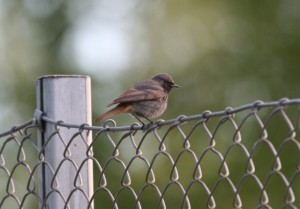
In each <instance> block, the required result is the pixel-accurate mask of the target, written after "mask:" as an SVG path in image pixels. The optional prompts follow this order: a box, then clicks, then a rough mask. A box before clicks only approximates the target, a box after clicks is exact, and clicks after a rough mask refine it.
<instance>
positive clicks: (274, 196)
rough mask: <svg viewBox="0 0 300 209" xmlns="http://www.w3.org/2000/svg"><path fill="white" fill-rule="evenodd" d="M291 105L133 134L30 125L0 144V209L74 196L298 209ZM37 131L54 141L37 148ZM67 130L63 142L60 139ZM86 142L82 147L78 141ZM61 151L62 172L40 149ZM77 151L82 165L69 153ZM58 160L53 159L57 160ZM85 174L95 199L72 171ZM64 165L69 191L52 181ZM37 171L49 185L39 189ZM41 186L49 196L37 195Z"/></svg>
mask: <svg viewBox="0 0 300 209" xmlns="http://www.w3.org/2000/svg"><path fill="white" fill-rule="evenodd" d="M299 105H300V99H286V98H284V99H281V100H279V101H274V102H262V101H257V102H254V103H251V104H246V105H243V106H240V107H238V108H226V109H225V110H224V111H219V112H210V111H205V112H203V113H202V114H199V115H192V116H179V117H177V118H176V119H173V120H168V121H164V120H158V121H156V122H155V123H153V124H150V125H149V126H147V127H143V126H141V125H139V124H133V125H131V126H117V124H116V122H115V121H113V120H107V121H106V122H105V124H104V126H89V125H87V124H79V125H78V124H71V123H65V122H63V121H54V120H52V119H51V118H48V117H46V116H43V115H42V114H41V113H39V112H38V111H37V112H36V113H35V118H34V119H32V120H30V121H28V122H26V123H24V124H22V125H20V126H14V127H13V128H12V129H11V130H9V131H7V132H4V133H2V134H0V179H1V182H0V187H1V189H0V208H48V204H49V202H51V200H52V199H51V198H52V196H54V195H58V196H59V197H60V199H61V201H62V202H63V205H64V207H63V208H72V206H71V205H70V204H69V202H70V200H71V199H72V198H75V196H74V195H75V194H77V193H78V194H79V196H80V200H81V201H85V202H86V203H87V205H88V206H87V208H93V205H94V208H119V209H123V208H143V209H147V208H172V209H174V208H299V207H300V198H299V197H300V190H299V188H300V142H299V139H298V137H297V136H298V130H299V128H298V127H299ZM41 123H47V124H49V125H51V126H53V129H51V130H53V133H52V134H51V135H50V136H48V137H47V138H46V139H45V142H44V143H43V144H42V146H40V143H39V142H38V140H37V133H38V132H39V131H41ZM68 130H71V131H72V134H71V136H70V137H69V138H68V140H67V142H66V140H64V139H63V137H62V135H61V133H62V132H63V131H68ZM87 134H93V140H92V143H91V144H87V143H86V142H85V136H86V135H87ZM54 140H58V141H60V142H59V143H60V147H62V149H61V153H53V154H55V155H61V162H60V163H59V164H58V165H52V164H51V163H49V162H48V161H47V156H45V152H44V151H45V148H46V147H47V146H51V143H53V141H54ZM80 143H81V149H80V150H81V151H82V153H80V154H82V155H83V156H84V158H83V160H82V162H77V161H75V160H72V157H71V156H72V155H75V154H78V153H75V152H74V151H73V150H72V149H71V147H72V146H76V145H78V144H80ZM58 152H59V151H58ZM87 161H92V164H93V168H94V192H93V194H91V195H90V196H89V195H88V194H86V193H85V192H84V190H83V189H82V188H83V186H84V180H83V179H82V176H81V171H82V169H84V167H85V164H86V162H87ZM66 164H68V165H69V167H70V169H71V173H72V175H71V176H70V177H69V178H70V180H71V181H72V182H73V187H72V189H71V191H67V192H66V191H64V190H63V188H62V186H61V185H63V182H60V181H61V178H60V176H61V175H62V174H61V172H62V169H63V167H64V166H66ZM42 167H44V168H46V169H47V170H48V171H49V173H51V175H50V177H49V178H48V179H47V181H46V182H40V181H39V176H38V175H39V174H38V173H39V170H40V169H41V168H42ZM43 184H48V185H50V188H51V189H50V190H47V191H41V189H40V188H41V186H43Z"/></svg>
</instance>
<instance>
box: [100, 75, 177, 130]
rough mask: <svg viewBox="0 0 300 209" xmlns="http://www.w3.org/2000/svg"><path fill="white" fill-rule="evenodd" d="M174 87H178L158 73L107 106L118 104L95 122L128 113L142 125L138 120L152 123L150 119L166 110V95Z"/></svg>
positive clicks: (171, 80)
mask: <svg viewBox="0 0 300 209" xmlns="http://www.w3.org/2000/svg"><path fill="white" fill-rule="evenodd" d="M174 87H177V88H178V87H179V86H178V85H177V84H175V82H174V81H173V79H172V77H171V76H170V75H168V74H166V73H160V74H158V75H155V76H154V77H153V78H152V79H148V80H143V81H141V82H138V83H136V84H134V85H133V87H132V88H131V89H130V90H128V91H126V92H124V93H123V94H121V95H120V96H119V97H118V98H117V99H115V100H114V101H113V102H112V103H110V104H109V105H108V107H109V106H111V105H114V104H118V105H117V106H116V107H114V108H113V109H111V110H109V111H108V112H106V113H104V114H102V115H100V116H98V117H97V118H96V120H95V121H96V122H97V121H101V120H103V119H105V118H107V117H109V116H110V115H113V114H120V113H129V114H131V115H133V116H134V117H135V118H136V119H137V120H138V121H140V122H141V123H142V124H143V125H144V123H143V122H142V121H141V120H140V118H144V119H146V120H148V121H149V122H150V123H152V121H151V120H150V118H156V117H158V116H160V115H161V114H163V113H164V111H165V110H166V108H167V105H168V94H169V92H170V91H171V89H172V88H174Z"/></svg>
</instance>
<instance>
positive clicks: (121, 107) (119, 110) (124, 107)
mask: <svg viewBox="0 0 300 209" xmlns="http://www.w3.org/2000/svg"><path fill="white" fill-rule="evenodd" d="M127 112H129V109H128V106H127V105H122V104H119V105H118V106H116V107H114V108H113V109H111V110H109V111H107V112H106V113H103V114H102V115H99V116H98V117H97V118H96V119H95V122H99V121H101V120H103V119H105V118H107V117H108V116H110V115H114V114H120V113H127Z"/></svg>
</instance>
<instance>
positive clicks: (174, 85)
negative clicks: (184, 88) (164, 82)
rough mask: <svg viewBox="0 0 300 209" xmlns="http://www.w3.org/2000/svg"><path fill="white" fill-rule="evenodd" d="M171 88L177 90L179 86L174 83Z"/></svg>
mask: <svg viewBox="0 0 300 209" xmlns="http://www.w3.org/2000/svg"><path fill="white" fill-rule="evenodd" d="M173 87H176V88H179V87H180V86H179V85H177V84H175V83H174V84H173V85H172V88H173Z"/></svg>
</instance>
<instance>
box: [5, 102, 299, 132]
mask: <svg viewBox="0 0 300 209" xmlns="http://www.w3.org/2000/svg"><path fill="white" fill-rule="evenodd" d="M292 104H300V98H295V99H288V98H282V99H280V100H278V101H270V102H264V101H261V100H257V101H255V102H252V103H249V104H245V105H242V106H239V107H236V108H232V107H227V108H225V110H223V111H216V112H211V111H209V110H206V111H204V112H202V113H201V114H196V115H190V116H186V115H180V116H178V117H177V118H175V119H171V120H163V119H159V120H157V121H155V122H154V123H153V124H151V125H150V126H147V127H146V128H147V129H152V128H156V127H161V126H165V125H171V124H178V123H183V122H186V121H191V120H203V119H209V118H212V117H220V116H226V115H232V114H235V113H238V112H241V111H244V110H250V109H260V108H264V107H284V106H286V105H292ZM42 121H46V122H48V123H51V124H54V125H57V126H61V127H66V128H78V129H84V130H91V131H131V130H132V131H133V130H143V129H145V127H144V126H143V125H140V124H138V123H134V124H132V125H130V126H117V125H116V123H115V121H113V120H111V119H108V120H107V121H106V122H105V123H104V125H103V126H91V125H89V124H72V123H66V122H64V121H61V120H60V121H57V120H54V119H52V118H49V117H47V116H46V115H45V114H43V113H42V112H41V111H40V110H36V111H35V113H34V118H33V119H31V120H29V121H27V122H25V123H23V124H21V125H15V126H13V127H12V128H11V129H10V130H8V131H5V132H2V133H0V138H1V137H4V136H7V135H10V134H13V133H15V132H17V131H20V130H21V129H23V128H25V127H27V126H29V125H40V124H41V122H42ZM108 124H111V125H112V126H108Z"/></svg>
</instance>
